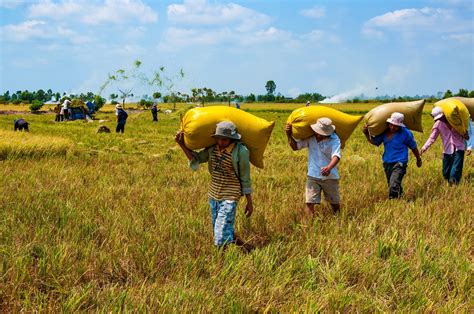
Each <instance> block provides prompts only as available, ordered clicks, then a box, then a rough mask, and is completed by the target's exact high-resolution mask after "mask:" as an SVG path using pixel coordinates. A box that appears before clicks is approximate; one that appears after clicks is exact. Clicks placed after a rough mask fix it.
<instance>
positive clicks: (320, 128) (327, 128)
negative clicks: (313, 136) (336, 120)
mask: <svg viewBox="0 0 474 314" xmlns="http://www.w3.org/2000/svg"><path fill="white" fill-rule="evenodd" d="M311 129H313V131H314V132H316V133H318V134H320V135H324V136H329V135H331V134H333V133H334V131H335V130H336V126H335V125H333V124H332V121H331V119H329V118H320V119H318V121H316V123H315V124H311Z"/></svg>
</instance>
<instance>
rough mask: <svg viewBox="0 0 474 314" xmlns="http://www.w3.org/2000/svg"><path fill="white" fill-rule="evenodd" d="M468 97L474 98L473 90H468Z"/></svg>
mask: <svg viewBox="0 0 474 314" xmlns="http://www.w3.org/2000/svg"><path fill="white" fill-rule="evenodd" d="M469 98H474V90H472V91H470V92H469Z"/></svg>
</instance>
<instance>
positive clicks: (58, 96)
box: [54, 92, 61, 101]
mask: <svg viewBox="0 0 474 314" xmlns="http://www.w3.org/2000/svg"><path fill="white" fill-rule="evenodd" d="M54 98H55V99H56V101H59V99H61V94H60V93H59V92H56V94H54Z"/></svg>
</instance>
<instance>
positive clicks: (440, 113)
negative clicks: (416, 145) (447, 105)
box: [431, 107, 444, 120]
mask: <svg viewBox="0 0 474 314" xmlns="http://www.w3.org/2000/svg"><path fill="white" fill-rule="evenodd" d="M431 116H432V117H433V119H434V120H438V119H440V118H441V117H442V116H444V113H443V109H441V108H440V107H433V110H431Z"/></svg>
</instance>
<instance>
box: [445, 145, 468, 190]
mask: <svg viewBox="0 0 474 314" xmlns="http://www.w3.org/2000/svg"><path fill="white" fill-rule="evenodd" d="M463 165H464V151H463V150H458V151H455V152H454V153H452V154H444V156H443V177H444V178H445V179H446V180H448V182H449V183H450V184H458V183H459V182H460V181H461V176H462V167H463Z"/></svg>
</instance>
